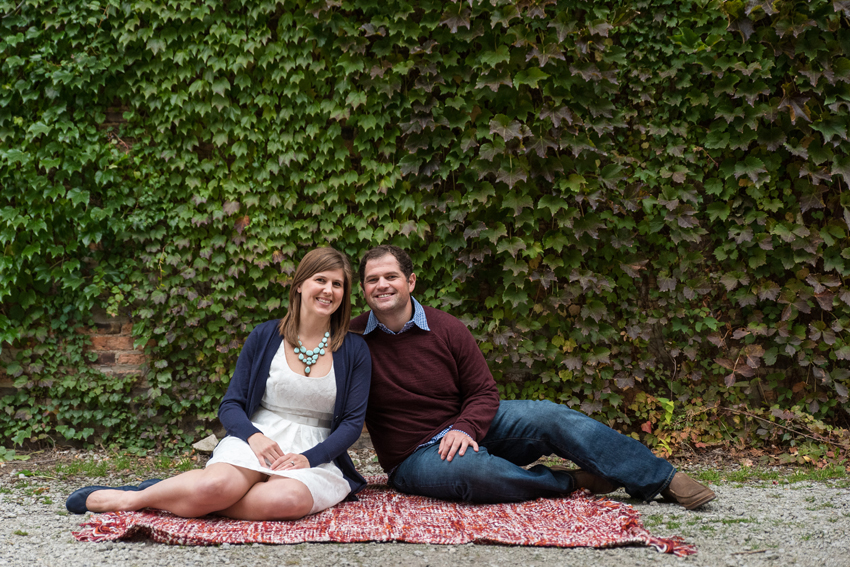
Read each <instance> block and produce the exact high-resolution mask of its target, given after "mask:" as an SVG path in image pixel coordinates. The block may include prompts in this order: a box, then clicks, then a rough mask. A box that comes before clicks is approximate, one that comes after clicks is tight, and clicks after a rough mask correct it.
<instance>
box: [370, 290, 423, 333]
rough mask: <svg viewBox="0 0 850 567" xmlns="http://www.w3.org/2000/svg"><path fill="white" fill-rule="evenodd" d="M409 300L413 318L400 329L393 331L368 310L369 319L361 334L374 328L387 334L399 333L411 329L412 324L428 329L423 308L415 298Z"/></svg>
mask: <svg viewBox="0 0 850 567" xmlns="http://www.w3.org/2000/svg"><path fill="white" fill-rule="evenodd" d="M410 301H412V302H413V318H412V319H411V320H410V321H408V322H407V323H405V324H404V327H402V328H401V331H399V332H398V333H395V332H393V331H391V330H389V329H388V328H387V327H386V326H384V324H383V323H381V322H380V321H378V318H377V317H375V312H374V311H370V312H369V320H368V321H367V322H366V329H365V330H364V331H363V334H364V335H368V334H369V333H371V332H372V331H374V330H375V329H380V330H382V331H383V332H385V333H387V334H389V335H400V334H402V333H403V332H405V331H409V330H410V329H412V328H413V326H414V325H416V326H417V327H419V328H420V329H422V330H423V331H430V330H431V329H429V328H428V320H427V319H426V318H425V310H424V309H422V306H421V305H420V304H419V302H418V301H416V299H414V298H412V297H411V298H410Z"/></svg>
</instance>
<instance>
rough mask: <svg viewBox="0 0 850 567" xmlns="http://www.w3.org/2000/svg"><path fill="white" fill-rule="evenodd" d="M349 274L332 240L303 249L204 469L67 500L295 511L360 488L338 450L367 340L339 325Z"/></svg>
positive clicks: (354, 402)
mask: <svg viewBox="0 0 850 567" xmlns="http://www.w3.org/2000/svg"><path fill="white" fill-rule="evenodd" d="M351 279H352V278H351V266H350V264H349V262H348V259H347V258H346V257H345V255H344V254H342V253H340V252H338V251H336V250H334V249H332V248H319V249H316V250H312V251H310V252H308V253H307V255H306V256H304V259H303V260H301V263H300V264H299V265H298V269H297V270H296V271H295V278H294V280H293V282H292V287H291V288H290V290H289V311H288V312H287V314H286V316H285V317H284V318H283V319H282V320H279V321H278V320H275V321H267V322H266V323H263V324H261V325H259V326H258V327H257V328H255V329H254V330H253V331H252V332H251V334H250V335H249V336H248V339H247V340H246V341H245V345H244V346H243V347H242V352H241V353H240V355H239V360H238V361H237V362H236V370H235V372H234V374H233V378H232V379H231V381H230V386H229V387H228V388H227V394H226V395H225V396H224V400H223V401H222V403H221V406H220V407H219V412H218V415H219V419H220V420H221V423H222V425H224V427H225V429H226V430H227V433H228V436H227V437H225V438H224V439H222V440H221V442H220V443H219V444H218V446H217V447H216V449H215V452H214V453H213V456H212V458H211V459H210V461H209V462H208V463H207V467H206V468H205V469H204V470H195V471H189V472H186V473H183V474H180V475H178V476H175V477H173V478H169V479H166V480H163V481H161V482H156V481H147V482H144V483H142V484H141V485H140V486H139V487H135V486H124V487H120V488H117V489H109V488H106V487H99V486H90V487H86V488H81V489H80V490H77V491H76V492H74V493H73V494H72V495H71V496H70V497H69V498H68V502H67V503H66V507H67V508H68V510H69V511H71V512H74V513H77V514H82V513H85V512H86V511H92V512H107V511H119V510H139V509H141V508H159V509H162V510H167V511H169V512H171V513H173V514H177V515H179V516H184V517H197V516H203V515H205V514H210V513H213V512H215V513H217V514H219V515H222V516H227V517H230V518H235V519H240V520H293V519H297V518H301V517H303V516H305V515H307V514H314V513H316V512H319V511H321V510H324V509H325V508H328V507H330V506H333V505H335V504H337V503H338V502H340V501H341V500H343V499H344V498H346V497H347V496H348V495H349V494H354V493H356V492H358V491H359V490H360V489H362V488H363V487H364V486H365V485H366V482H365V481H364V480H363V477H362V476H360V474H359V473H358V472H357V471H356V470H355V468H354V464H353V463H352V462H351V459H350V458H349V456H348V453H347V452H346V449H348V447H349V446H351V444H352V443H354V441H356V440H357V438H358V436H359V435H360V431H361V429H362V427H363V418H364V416H365V413H366V400H367V398H368V396H369V380H370V376H371V371H372V367H371V359H370V357H369V350H368V348H367V347H366V343H365V342H364V341H363V339H362V338H361V337H360V336H358V335H355V334H351V333H348V321H349V318H350V315H351V301H350V298H351ZM331 353H333V354H332V355H331V356H328V355H329V354H331Z"/></svg>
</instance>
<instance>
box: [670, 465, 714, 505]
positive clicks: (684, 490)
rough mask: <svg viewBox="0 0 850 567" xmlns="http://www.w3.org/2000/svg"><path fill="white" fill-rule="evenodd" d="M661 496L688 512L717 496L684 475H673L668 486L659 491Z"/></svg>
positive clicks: (678, 473)
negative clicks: (676, 503)
mask: <svg viewBox="0 0 850 567" xmlns="http://www.w3.org/2000/svg"><path fill="white" fill-rule="evenodd" d="M661 496H663V497H664V500H666V501H667V502H678V503H679V504H681V505H682V506H684V507H685V508H686V509H688V510H693V509H694V508H697V507H699V506H702V505H703V504H705V503H706V502H711V501H712V500H714V499H715V498H716V497H717V495H716V494H715V493H714V491H713V490H711V489H710V488H709V487H707V486H703V485H702V484H700V483H698V482H697V481H695V480H694V479H692V478H691V477H689V476H688V475H686V474H685V473H681V472H677V473H676V474H675V475H673V480H671V481H670V485H669V486H668V487H667V488H665V489H664V490H662V491H661Z"/></svg>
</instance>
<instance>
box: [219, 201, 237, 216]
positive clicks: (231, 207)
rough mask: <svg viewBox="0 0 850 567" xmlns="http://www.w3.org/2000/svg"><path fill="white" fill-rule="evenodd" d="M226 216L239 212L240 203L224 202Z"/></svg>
mask: <svg viewBox="0 0 850 567" xmlns="http://www.w3.org/2000/svg"><path fill="white" fill-rule="evenodd" d="M223 210H224V214H226V215H228V216H230V215H232V214H233V213H235V212H236V211H238V210H239V202H238V201H225V202H224V207H223Z"/></svg>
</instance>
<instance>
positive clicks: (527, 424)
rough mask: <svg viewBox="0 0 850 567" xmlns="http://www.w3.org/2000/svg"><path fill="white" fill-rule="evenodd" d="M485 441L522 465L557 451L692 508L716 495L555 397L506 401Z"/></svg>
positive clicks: (637, 489) (636, 490) (634, 491)
mask: <svg viewBox="0 0 850 567" xmlns="http://www.w3.org/2000/svg"><path fill="white" fill-rule="evenodd" d="M481 445H483V446H486V447H487V448H488V450H489V451H490V454H491V455H494V456H499V457H503V458H504V459H506V460H508V461H510V462H512V463H515V464H517V465H526V464H528V463H532V462H534V461H535V460H537V459H538V458H540V456H541V455H549V454H552V453H554V454H556V455H558V456H559V457H563V458H565V459H569V460H570V461H572V462H574V463H575V464H576V465H578V466H579V467H580V468H581V469H583V470H585V471H587V472H590V473H593V474H595V475H598V476H601V477H603V478H605V479H607V480H609V481H611V482H613V483H614V484H616V485H617V486H623V487H625V489H626V491H627V492H628V493H629V494H631V495H632V496H633V497H636V498H641V499H643V500H651V499H653V498H655V497H656V496H657V495H658V494H662V495H663V496H664V497H665V498H667V499H672V500H674V501H676V502H679V503H680V504H682V505H683V506H685V507H686V508H688V509H691V508H695V507H697V506H700V505H702V504H705V503H706V502H708V501H709V500H711V499H713V498H714V493H713V492H712V491H711V490H710V489H709V488H707V487H705V486H702V485H701V484H699V483H697V482H696V481H694V480H692V479H690V478H689V477H688V476H687V475H685V474H684V473H677V472H676V469H675V468H674V467H673V465H671V464H670V463H669V462H667V461H666V460H665V459H662V458H660V457H656V456H655V455H654V454H653V453H652V451H650V450H649V449H648V448H647V447H646V446H644V445H643V444H642V443H640V442H639V441H636V440H634V439H632V438H631V437H628V436H626V435H623V434H621V433H618V432H617V431H614V430H613V429H611V428H610V427H608V426H607V425H604V424H602V423H599V422H598V421H596V420H595V419H592V418H590V417H588V416H586V415H584V414H582V413H579V412H577V411H573V410H571V409H570V408H568V407H566V406H563V405H560V404H555V403H552V402H547V401H519V400H517V401H502V402H501V404H500V406H499V411H498V413H497V414H496V417H495V418H494V419H493V422H492V424H491V425H490V430H489V431H488V433H487V435H486V436H485V437H484V439H483V440H482V442H481Z"/></svg>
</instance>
